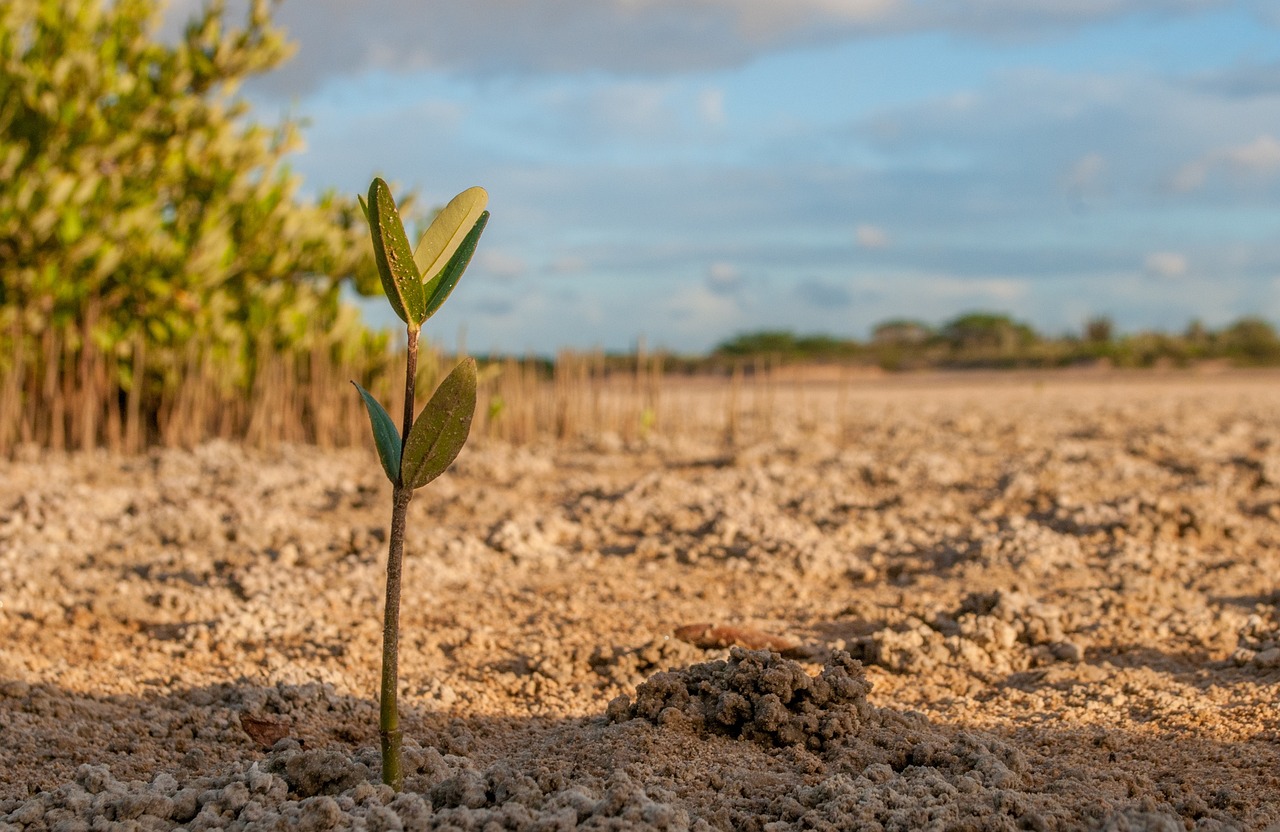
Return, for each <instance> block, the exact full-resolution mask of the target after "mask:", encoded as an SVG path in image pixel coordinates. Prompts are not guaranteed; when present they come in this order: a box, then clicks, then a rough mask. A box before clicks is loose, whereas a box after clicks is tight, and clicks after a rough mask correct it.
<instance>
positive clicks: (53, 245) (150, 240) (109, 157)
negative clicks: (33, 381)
mask: <svg viewBox="0 0 1280 832" xmlns="http://www.w3.org/2000/svg"><path fill="white" fill-rule="evenodd" d="M159 5H160V4H157V3H154V2H153V0H5V2H4V3H0V102H3V104H2V105H0V180H3V181H5V182H7V183H8V184H7V185H6V187H4V188H3V189H0V269H3V287H4V289H3V294H0V318H2V319H3V321H4V322H5V323H7V324H9V325H10V326H6V327H4V330H5V331H9V330H10V328H11V327H13V328H20V329H21V330H23V331H25V332H29V333H37V332H40V331H42V330H43V329H45V328H46V327H49V326H55V327H64V328H67V329H68V330H69V331H78V330H74V329H73V328H72V327H71V325H72V324H73V323H75V322H83V321H86V320H91V321H92V323H93V331H92V332H91V333H90V337H91V338H93V339H95V340H96V341H97V342H98V343H99V345H100V346H101V347H102V348H103V349H106V350H108V351H111V350H113V349H116V348H118V347H119V346H120V345H121V344H122V343H124V342H125V341H126V340H128V339H130V338H131V337H133V336H134V335H135V334H142V335H144V336H145V337H146V339H147V340H148V341H149V342H151V343H152V344H154V345H156V346H157V347H158V348H160V349H170V350H173V351H175V352H180V351H181V347H182V346H183V345H184V344H186V343H187V342H189V341H193V340H198V341H199V342H201V343H204V344H208V345H215V346H218V348H219V349H220V350H222V351H223V353H224V355H225V357H226V358H227V360H228V361H229V362H231V363H232V364H235V365H237V366H240V367H241V369H242V370H244V369H246V364H247V363H248V362H249V361H251V358H250V355H251V353H252V351H253V347H254V346H255V343H256V342H257V341H258V340H259V339H260V338H264V337H265V338H266V339H268V341H269V342H271V343H272V344H273V345H274V346H275V347H276V348H277V349H287V348H289V347H291V346H294V345H297V344H300V343H301V342H303V341H304V340H306V339H307V338H308V337H311V336H312V334H313V333H315V332H316V331H317V330H320V329H324V328H326V327H329V326H332V325H336V324H338V323H339V321H342V320H343V319H342V315H341V312H340V305H339V298H338V296H339V287H340V284H341V282H342V281H343V280H344V279H346V278H349V277H357V278H358V281H357V282H358V285H359V286H360V287H362V288H363V289H365V290H366V291H367V290H368V289H369V288H370V286H369V278H370V277H371V276H372V273H373V267H372V261H371V258H369V256H368V254H367V253H366V251H365V249H364V247H363V245H361V243H360V238H361V236H362V234H363V231H362V229H361V228H360V227H359V226H358V223H357V222H356V220H357V218H358V216H359V215H358V213H357V208H356V205H355V203H354V202H353V201H350V200H345V199H339V198H337V197H336V196H334V195H332V194H326V195H324V196H322V197H320V198H319V200H317V201H308V200H303V199H302V198H300V197H299V193H298V190H299V180H298V178H297V177H296V176H294V175H293V174H291V173H290V171H289V169H288V168H287V166H285V165H284V164H283V158H284V156H285V155H286V154H287V153H289V152H290V151H291V150H292V149H294V148H295V147H296V146H297V144H298V135H297V126H296V124H295V123H294V122H292V121H288V120H286V121H285V122H283V123H282V124H280V125H278V126H276V127H273V128H268V127H264V126H261V125H258V124H255V123H252V122H250V121H248V119H247V115H248V110H247V105H246V104H245V103H244V102H243V101H240V100H237V99H236V98H235V97H234V96H235V92H236V90H237V87H238V85H239V84H240V83H241V82H242V81H243V80H244V79H246V78H248V77H251V76H253V75H255V74H258V73H262V72H265V71H267V70H269V69H271V68H272V67H274V66H276V65H277V64H279V63H280V62H281V61H283V60H284V59H285V58H286V57H287V56H288V54H289V52H290V46H289V45H288V44H287V43H286V41H285V39H284V36H283V33H282V32H281V31H280V30H279V29H277V28H275V27H274V26H273V25H272V23H271V20H270V15H269V11H268V9H269V7H268V3H267V0H252V2H251V3H250V4H249V10H248V14H247V19H246V21H245V23H244V25H243V26H242V27H240V28H234V27H230V26H227V25H226V24H225V23H224V8H223V3H222V2H212V3H210V4H209V5H208V6H207V7H206V8H205V10H204V11H203V12H202V13H201V14H200V15H199V16H198V17H197V18H196V19H194V20H192V21H191V22H190V23H189V24H188V25H187V27H186V29H185V31H184V33H183V34H182V36H181V37H180V38H179V39H178V41H177V42H176V43H173V44H167V43H161V42H159V41H158V40H155V39H154V38H153V36H152V32H153V31H155V30H156V28H157V24H158V18H157V15H158V14H159ZM342 325H343V326H344V327H345V335H344V336H343V337H350V338H353V339H357V340H358V339H360V338H362V337H363V334H364V330H363V327H361V326H359V324H358V322H356V321H354V320H353V319H350V318H347V319H345V321H344V322H343V323H342Z"/></svg>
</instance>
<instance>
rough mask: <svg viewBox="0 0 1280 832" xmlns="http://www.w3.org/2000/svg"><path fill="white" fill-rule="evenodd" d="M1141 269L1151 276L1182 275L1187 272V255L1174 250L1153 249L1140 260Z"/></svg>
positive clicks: (1168, 276) (1170, 276) (1169, 276)
mask: <svg viewBox="0 0 1280 832" xmlns="http://www.w3.org/2000/svg"><path fill="white" fill-rule="evenodd" d="M1142 270H1143V271H1145V272H1146V273H1147V274H1148V275H1150V276H1151V277H1160V278H1174V277H1182V276H1183V275H1185V274H1186V273H1187V256H1186V255H1185V254H1180V253H1178V252H1176V251H1153V252H1152V253H1151V254H1148V255H1147V257H1146V259H1145V260H1143V261H1142Z"/></svg>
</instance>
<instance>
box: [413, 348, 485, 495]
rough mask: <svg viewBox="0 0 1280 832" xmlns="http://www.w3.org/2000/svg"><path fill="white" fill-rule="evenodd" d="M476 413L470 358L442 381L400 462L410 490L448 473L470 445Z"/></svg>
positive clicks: (425, 409)
mask: <svg viewBox="0 0 1280 832" xmlns="http://www.w3.org/2000/svg"><path fill="white" fill-rule="evenodd" d="M475 411H476V361H475V359H474V358H467V359H465V360H464V361H463V362H462V363H461V364H459V365H458V366H457V367H454V368H453V372H451V373H449V375H448V376H447V377H446V378H445V380H444V381H442V382H440V386H439V387H437V388H436V392H435V393H433V394H432V395H431V401H429V402H427V406H426V407H424V408H422V412H421V413H419V414H418V418H417V419H416V420H415V421H414V423H413V427H412V428H410V429H409V438H408V440H407V441H406V442H405V446H404V456H403V457H402V458H401V460H400V478H401V482H402V483H404V486H405V487H406V488H411V489H413V488H421V487H422V486H424V485H426V484H427V483H429V482H431V481H432V480H434V479H435V478H436V477H438V476H440V475H441V474H443V473H444V472H445V469H447V468H448V467H449V466H450V465H452V464H453V461H454V460H455V459H457V458H458V453H459V452H460V451H461V450H462V446H463V445H465V444H466V442H467V435H468V434H469V433H471V418H472V416H473V415H474V414H475Z"/></svg>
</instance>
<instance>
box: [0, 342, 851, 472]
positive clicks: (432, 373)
mask: <svg viewBox="0 0 1280 832" xmlns="http://www.w3.org/2000/svg"><path fill="white" fill-rule="evenodd" d="M90 331H91V326H88V325H81V326H76V327H74V328H71V329H70V330H61V331H60V330H59V329H57V328H53V327H50V328H46V329H44V330H43V331H42V332H40V333H38V334H36V333H23V332H22V331H21V329H20V326H19V324H17V323H13V324H12V325H11V326H10V327H8V328H7V339H6V340H7V341H8V344H7V355H6V356H5V360H4V361H3V362H0V454H3V455H10V454H12V453H13V451H14V450H15V448H17V447H18V446H19V445H21V444H24V443H34V444H35V445H38V446H40V447H43V448H47V449H51V450H55V451H61V450H67V449H84V448H95V447H105V448H109V449H111V450H115V451H123V452H125V453H138V452H140V451H142V450H144V449H145V448H147V447H148V446H151V445H156V444H159V445H164V446H170V447H192V446H194V445H197V444H199V443H201V442H206V441H209V440H211V439H216V438H221V439H227V440H231V441H244V442H247V443H248V444H250V445H253V446H257V447H267V446H270V445H274V444H278V443H282V442H297V443H313V444H316V445H319V446H321V447H325V448H339V447H348V446H351V445H361V444H364V443H366V442H368V441H369V440H368V439H367V438H366V436H365V434H366V428H365V418H366V417H365V414H364V412H363V410H362V405H361V402H360V401H359V400H358V398H357V399H354V400H353V398H352V397H345V396H334V395H333V393H332V391H333V390H334V389H335V387H336V386H340V384H338V382H340V381H342V380H344V379H348V378H353V379H357V380H359V381H360V382H361V383H362V384H363V385H365V386H366V388H367V389H369V390H370V391H371V392H372V393H373V394H374V395H375V396H377V397H379V398H380V399H381V400H382V401H384V402H386V403H387V405H388V407H389V408H390V409H391V412H398V410H399V409H400V408H401V407H402V406H403V402H402V401H401V397H402V396H403V391H402V390H401V389H399V386H398V385H396V384H393V383H391V379H395V378H397V377H401V378H402V377H403V372H404V368H405V357H404V353H403V350H400V351H398V352H392V353H391V354H368V355H359V354H351V353H350V352H343V351H341V350H339V349H338V348H337V347H336V346H335V345H334V344H331V343H329V342H328V341H327V340H326V339H325V338H324V336H323V334H318V335H316V336H314V337H313V338H312V339H311V340H310V341H309V342H308V345H307V346H306V347H305V348H304V349H301V350H299V351H296V352H293V353H290V354H281V353H279V352H278V351H276V350H275V349H273V348H272V345H271V344H269V343H267V342H265V341H263V342H260V343H258V344H256V345H255V347H254V354H253V356H252V360H251V361H250V362H249V366H248V367H247V368H241V369H231V368H230V367H231V365H230V363H229V361H228V358H227V352H226V348H225V347H223V348H217V347H215V346H214V345H211V344H206V343H196V342H192V343H190V344H189V345H187V346H186V347H185V348H184V349H182V350H177V351H175V350H172V349H166V348H163V347H159V346H156V345H155V344H149V343H148V342H147V341H146V340H145V339H144V338H142V337H140V336H134V337H132V338H131V339H130V340H128V341H126V342H123V343H122V344H121V345H120V346H119V348H118V350H116V351H114V352H111V353H104V352H102V351H101V350H99V349H98V347H97V346H96V345H95V343H94V342H93V340H92V339H91V338H89V337H88V333H89V332H90ZM453 363H454V359H453V358H452V357H451V356H446V355H444V354H443V353H442V352H441V351H440V350H438V349H429V348H427V347H426V345H424V346H423V349H422V353H421V357H420V359H419V362H418V368H417V384H418V386H419V387H421V388H422V389H432V388H433V387H434V385H435V384H436V383H437V382H438V381H439V380H440V379H441V378H443V376H444V374H445V371H446V370H447V369H448V368H449V367H452V365H453ZM666 364H667V361H666V357H665V356H664V355H662V354H661V353H659V352H651V351H649V350H647V349H645V348H644V346H643V344H642V345H641V348H640V349H639V350H637V353H636V355H635V356H633V357H632V358H631V359H629V360H628V361H627V362H626V363H625V364H624V363H621V362H619V361H618V360H617V359H616V358H610V357H607V356H605V355H604V353H603V352H601V351H599V350H595V351H590V352H578V351H572V350H564V351H561V352H560V353H559V354H558V355H557V356H556V358H555V361H554V362H547V361H543V360H540V359H537V358H535V357H531V356H528V357H525V358H517V357H515V356H507V357H505V358H503V359H501V360H500V361H498V362H496V363H495V362H490V363H489V364H488V365H487V366H485V367H484V368H483V369H482V371H481V374H480V383H479V391H478V407H477V412H476V417H475V423H474V426H473V429H472V430H473V434H474V435H475V436H477V437H484V438H487V439H492V440H497V441H502V442H509V443H513V444H527V443H532V442H544V441H564V442H580V441H589V442H591V441H597V440H599V439H602V438H607V437H614V438H616V440H618V441H623V442H633V441H637V440H643V439H645V438H646V437H649V436H655V435H683V434H687V433H689V432H691V431H701V430H705V431H709V432H710V433H709V435H711V436H714V435H716V434H717V433H718V434H719V435H720V436H721V437H722V439H723V442H724V443H725V445H726V446H727V447H728V448H729V449H732V448H735V447H739V446H741V445H743V444H744V443H749V442H751V441H753V440H754V439H756V438H758V437H760V436H764V435H767V434H768V433H769V432H771V431H772V430H773V428H774V427H775V426H776V424H777V422H776V418H777V415H778V408H779V397H780V391H779V384H780V383H785V384H788V385H791V384H792V383H791V382H779V380H778V373H777V364H776V362H774V361H760V360H757V361H754V362H752V363H750V364H738V365H735V367H734V368H733V370H732V373H731V375H730V376H729V378H728V379H723V380H718V379H713V378H707V377H684V376H670V375H668V374H667V372H666V370H665V369H664V368H665V366H666ZM849 384H850V381H849V379H848V378H842V380H841V382H840V383H839V386H838V387H837V388H836V390H837V391H838V392H837V395H836V401H835V409H836V413H835V417H836V418H835V419H834V420H833V421H832V422H831V424H834V425H836V426H837V429H838V430H843V429H845V427H847V417H846V416H845V414H846V412H847V407H848V398H849V393H848V387H849ZM246 391H247V393H246ZM793 392H794V393H795V394H796V395H800V396H802V397H803V396H807V395H810V394H807V393H801V392H799V388H797V391H791V390H790V388H789V389H788V391H787V396H788V398H787V401H788V402H789V404H788V416H787V418H788V419H792V418H799V419H801V420H802V422H804V424H807V423H808V422H813V423H814V424H816V423H817V422H818V421H820V420H819V415H820V414H819V413H818V410H819V404H818V401H817V400H814V401H813V402H809V400H808V399H804V401H805V404H804V406H802V407H799V408H796V407H793V406H792V405H794V402H793V401H791V397H792V394H793ZM825 401H826V399H823V402H824V403H825ZM717 402H718V404H717ZM810 404H812V405H813V406H810ZM793 410H798V413H796V414H792V411H793ZM804 420H808V421H807V422H805V421H804Z"/></svg>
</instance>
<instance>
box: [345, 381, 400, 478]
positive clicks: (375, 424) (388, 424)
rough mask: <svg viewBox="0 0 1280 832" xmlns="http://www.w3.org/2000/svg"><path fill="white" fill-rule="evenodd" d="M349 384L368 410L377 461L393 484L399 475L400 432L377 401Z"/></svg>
mask: <svg viewBox="0 0 1280 832" xmlns="http://www.w3.org/2000/svg"><path fill="white" fill-rule="evenodd" d="M351 383H352V384H355V386H356V390H358V391H360V397H361V398H363V399H364V406H365V407H366V408H368V410H369V424H370V426H371V427H372V428H373V442H374V444H375V445H377V446H378V460H379V461H380V462H381V463H382V470H383V471H386V472H387V479H389V480H391V481H392V482H395V481H396V477H397V476H398V475H399V473H400V432H399V431H398V430H396V423H395V422H393V421H392V420H391V416H390V415H389V414H388V413H387V411H386V409H385V408H383V406H382V405H381V404H379V403H378V400H377V399H375V398H374V397H373V396H372V395H370V393H369V391H368V390H366V389H364V388H363V387H361V386H360V385H359V384H358V383H356V382H354V381H353V382H351Z"/></svg>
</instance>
